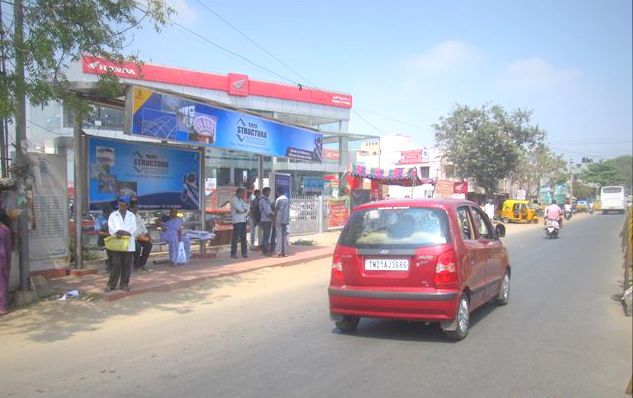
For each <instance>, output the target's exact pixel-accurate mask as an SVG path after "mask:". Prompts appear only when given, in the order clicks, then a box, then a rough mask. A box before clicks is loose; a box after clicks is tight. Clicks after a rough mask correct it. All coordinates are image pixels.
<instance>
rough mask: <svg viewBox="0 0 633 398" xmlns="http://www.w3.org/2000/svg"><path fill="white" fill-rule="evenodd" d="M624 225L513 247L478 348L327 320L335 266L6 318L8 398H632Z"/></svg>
mask: <svg viewBox="0 0 633 398" xmlns="http://www.w3.org/2000/svg"><path fill="white" fill-rule="evenodd" d="M623 221H624V218H623V217H621V216H616V215H613V216H602V215H594V216H591V217H590V216H584V217H578V218H577V219H574V220H573V222H571V223H569V224H567V225H566V227H565V228H564V229H563V231H562V234H561V238H560V239H559V240H556V241H550V240H545V239H544V234H543V233H542V231H541V229H540V228H539V227H536V226H525V227H524V228H525V231H524V232H521V233H516V232H514V231H517V230H519V229H520V228H518V227H517V228H513V233H512V236H509V237H508V238H507V239H506V242H507V244H508V246H509V250H510V254H511V260H512V264H513V267H514V268H513V281H512V297H511V301H510V304H509V305H508V306H505V307H501V308H496V307H494V306H492V305H490V306H487V307H484V308H483V309H481V310H480V311H478V312H476V314H474V316H473V319H472V320H473V325H472V329H471V331H470V334H469V336H468V338H467V339H466V340H464V341H462V342H459V343H451V342H447V341H446V340H444V338H443V337H442V334H441V333H440V331H439V330H438V329H437V328H435V327H427V326H424V325H421V324H412V323H404V322H392V321H377V320H363V321H362V322H361V325H360V327H359V331H358V333H357V334H356V335H341V334H338V333H336V332H335V331H334V330H333V325H332V323H331V322H330V321H329V319H328V313H327V297H326V287H327V279H328V276H329V262H328V261H319V262H314V263H309V264H305V265H302V266H295V267H289V268H282V269H268V270H263V271H258V272H255V273H250V274H245V275H242V276H241V277H236V278H227V279H223V280H220V281H213V282H209V283H206V284H204V285H202V286H198V287H196V288H192V289H186V290H183V291H179V292H172V293H156V294H148V295H143V296H136V297H131V298H129V299H124V300H121V301H118V302H115V303H111V304H109V303H85V302H63V303H62V302H51V303H45V304H44V305H41V306H38V307H35V308H33V309H31V310H29V311H28V313H22V314H21V316H13V315H12V316H11V317H10V318H9V319H8V320H2V321H0V347H1V349H0V352H2V356H1V358H2V361H3V364H2V370H1V371H0V388H1V390H0V391H1V392H2V393H1V394H0V395H2V396H4V397H79V396H82V397H88V396H98V397H114V396H116V397H124V396H130V397H157V396H166V397H178V396H180V397H328V396H329V397H339V396H340V397H405V396H427V397H438V396H446V397H457V396H469V397H510V396H512V397H544V396H548V397H553V396H556V397H619V396H624V395H623V391H624V388H625V386H626V383H627V382H628V380H629V377H630V376H631V361H632V358H631V349H632V347H631V319H630V318H626V317H624V316H623V315H622V310H621V308H620V307H619V306H618V304H617V303H615V302H614V301H612V300H611V299H610V296H611V295H612V294H614V293H617V292H618V291H620V289H619V288H618V282H621V279H622V276H621V256H620V254H619V253H620V251H619V238H618V233H619V230H620V228H621V225H622V223H623Z"/></svg>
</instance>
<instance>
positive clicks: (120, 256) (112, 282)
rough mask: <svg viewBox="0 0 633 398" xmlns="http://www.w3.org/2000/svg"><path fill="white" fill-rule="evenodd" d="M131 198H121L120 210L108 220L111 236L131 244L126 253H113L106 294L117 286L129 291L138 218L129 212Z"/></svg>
mask: <svg viewBox="0 0 633 398" xmlns="http://www.w3.org/2000/svg"><path fill="white" fill-rule="evenodd" d="M129 201H130V198H129V197H127V196H123V197H121V198H119V209H118V210H117V211H115V212H113V213H112V214H110V217H109V218H108V230H109V232H110V235H111V236H117V237H119V238H122V237H124V236H127V237H128V240H129V243H128V247H127V250H126V251H121V252H119V251H113V252H112V269H111V270H110V279H109V280H108V285H107V287H106V288H105V292H110V291H112V290H114V289H116V287H117V284H118V285H119V287H120V288H121V290H125V291H129V290H130V287H129V284H130V274H131V272H132V262H133V261H134V252H135V251H136V239H134V237H135V236H136V216H134V214H133V213H132V212H131V211H128V210H127V206H128V203H129ZM119 279H120V283H119Z"/></svg>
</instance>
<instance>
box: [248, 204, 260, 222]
mask: <svg viewBox="0 0 633 398" xmlns="http://www.w3.org/2000/svg"><path fill="white" fill-rule="evenodd" d="M259 200H260V198H255V199H253V200H251V209H250V213H251V218H252V219H253V222H254V223H255V225H258V224H259V222H260V221H261V219H262V213H261V211H260V210H259Z"/></svg>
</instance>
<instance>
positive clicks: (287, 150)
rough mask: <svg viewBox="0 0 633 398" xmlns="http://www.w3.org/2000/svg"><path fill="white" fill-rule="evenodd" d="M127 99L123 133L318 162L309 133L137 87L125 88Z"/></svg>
mask: <svg viewBox="0 0 633 398" xmlns="http://www.w3.org/2000/svg"><path fill="white" fill-rule="evenodd" d="M128 95H129V97H128V101H127V102H128V106H131V109H130V110H129V111H128V112H126V113H127V115H128V120H127V121H126V122H127V123H126V132H128V133H129V134H132V135H136V136H142V137H151V138H156V139H160V140H167V141H173V142H178V143H182V144H192V145H204V146H209V147H218V148H225V149H233V150H238V151H245V152H251V153H256V154H258V155H265V156H278V157H286V158H290V159H296V160H302V161H308V162H318V163H320V162H321V161H322V160H323V137H322V136H321V134H318V133H317V132H315V131H312V130H308V129H304V128H301V127H296V126H290V125H285V124H282V123H278V122H275V121H273V120H269V119H266V118H263V117H259V116H255V115H251V114H247V113H243V112H238V111H234V110H229V109H224V108H220V107H217V106H213V105H210V104H207V103H202V102H197V101H193V100H190V99H187V98H183V97H179V96H176V95H172V94H166V93H162V92H157V91H154V90H151V89H147V88H143V87H133V88H131V89H130V91H129V92H128Z"/></svg>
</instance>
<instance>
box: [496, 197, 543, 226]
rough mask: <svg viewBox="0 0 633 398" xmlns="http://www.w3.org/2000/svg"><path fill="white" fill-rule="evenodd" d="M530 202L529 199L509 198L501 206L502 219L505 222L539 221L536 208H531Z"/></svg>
mask: <svg viewBox="0 0 633 398" xmlns="http://www.w3.org/2000/svg"><path fill="white" fill-rule="evenodd" d="M529 204H530V201H528V200H516V199H508V200H506V201H504V202H503V206H502V207H501V220H502V221H503V222H504V223H509V222H522V223H537V222H538V216H537V215H536V210H535V209H533V208H531V207H530V206H529Z"/></svg>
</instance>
